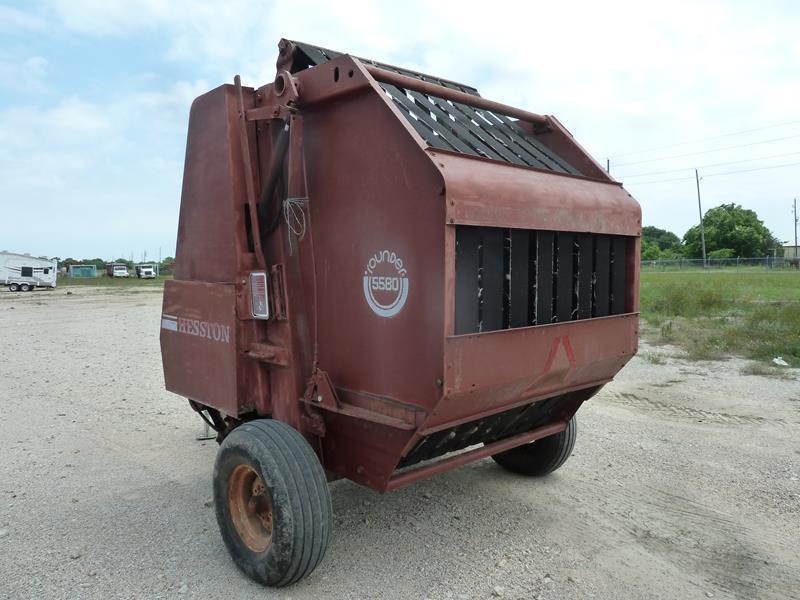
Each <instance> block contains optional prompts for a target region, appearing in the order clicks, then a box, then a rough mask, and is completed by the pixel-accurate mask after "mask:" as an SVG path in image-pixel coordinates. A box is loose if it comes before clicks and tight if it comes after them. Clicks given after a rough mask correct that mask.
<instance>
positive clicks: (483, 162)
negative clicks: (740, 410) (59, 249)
mask: <svg viewBox="0 0 800 600" xmlns="http://www.w3.org/2000/svg"><path fill="white" fill-rule="evenodd" d="M279 49H280V53H279V57H278V63H277V74H276V77H275V80H274V81H273V82H272V83H269V84H267V85H264V86H262V87H259V88H249V87H243V86H242V85H241V83H240V80H239V78H238V77H237V78H236V79H235V80H234V85H223V86H221V87H219V88H216V89H214V90H212V91H210V92H208V93H206V94H204V95H202V96H200V97H199V98H197V99H196V100H195V101H194V103H193V105H192V109H191V113H190V117H189V132H188V141H187V151H186V163H185V171H184V179H183V192H182V196H181V208H180V223H179V227H178V246H177V260H176V263H175V273H174V274H175V279H174V280H173V281H168V282H167V283H166V287H165V293H164V303H163V314H162V318H161V349H162V357H163V366H164V375H165V380H166V386H167V389H169V390H170V391H172V392H175V393H177V394H180V395H182V396H185V397H187V398H188V399H189V402H190V404H191V406H192V407H193V408H194V410H196V411H197V412H198V413H200V415H201V416H202V417H203V418H204V419H205V420H206V422H207V423H208V424H209V425H211V426H212V427H213V428H214V429H215V430H216V431H217V433H218V436H217V440H218V441H219V442H220V443H221V446H220V450H219V453H218V455H217V460H216V464H215V467H214V502H215V506H216V515H217V521H218V523H219V527H220V531H221V533H222V538H223V540H224V541H225V544H226V545H227V547H228V550H229V552H230V554H231V555H232V557H233V559H234V561H235V563H236V564H237V565H238V566H239V567H240V568H241V569H242V570H243V571H244V572H245V573H246V574H248V575H249V576H250V577H252V578H254V579H255V580H257V581H260V582H262V583H265V584H268V585H273V586H282V585H287V584H290V583H293V582H295V581H297V580H299V579H301V578H302V577H304V576H306V575H308V574H309V573H310V572H311V571H312V570H313V569H314V568H315V567H316V566H317V564H318V563H319V562H320V560H322V557H323V555H324V553H325V549H326V547H327V544H328V540H329V536H330V531H331V526H332V518H331V501H330V495H329V492H328V487H327V484H326V478H327V479H331V478H336V477H346V478H348V479H351V480H352V481H355V482H357V483H359V484H362V485H365V486H367V487H370V488H372V489H375V490H377V491H379V492H386V491H389V490H394V489H397V488H399V487H401V486H405V485H409V484H412V483H414V482H416V481H418V480H420V479H422V478H424V477H428V476H430V475H434V474H436V473H441V472H443V471H447V470H449V469H452V468H454V467H457V466H459V465H463V464H466V463H469V462H471V461H475V460H478V459H480V458H484V457H488V456H491V457H493V458H494V459H495V461H497V463H499V464H500V465H501V466H502V467H504V468H506V469H509V470H511V471H513V472H516V473H522V474H525V475H545V474H547V473H550V472H552V471H554V470H555V469H557V468H559V467H560V466H561V465H562V464H563V462H564V461H565V460H566V459H567V457H568V456H569V454H570V451H571V450H572V447H573V444H574V443H575V436H576V422H575V419H574V415H575V412H576V411H577V410H578V408H579V407H580V406H581V404H582V403H583V402H585V401H586V400H588V399H589V398H591V397H592V396H593V395H594V394H595V393H596V392H597V391H598V390H599V389H600V388H601V387H602V386H603V385H604V384H605V383H607V382H609V381H610V380H611V379H612V378H613V377H614V375H615V374H616V373H617V372H618V371H619V370H620V369H621V368H622V367H623V366H624V365H625V363H626V362H627V361H628V360H630V358H631V357H632V356H633V355H634V353H635V352H636V350H637V333H638V312H637V311H638V309H639V297H638V289H639V261H638V256H639V236H640V233H641V211H640V208H639V205H638V204H637V202H636V201H635V200H634V199H633V198H632V197H631V196H630V195H629V194H628V193H627V192H626V191H625V190H624V189H623V187H622V186H621V184H620V183H618V182H616V181H615V180H614V179H612V178H611V177H610V176H609V175H608V174H607V173H606V172H605V171H604V170H603V169H602V168H601V167H600V166H599V165H598V164H597V163H596V162H595V161H594V160H593V159H592V157H590V156H589V155H588V154H587V153H586V151H584V150H583V149H582V148H581V146H580V145H578V143H577V142H576V141H575V140H574V139H573V137H572V136H571V134H570V133H569V132H568V131H567V130H566V129H565V128H564V127H563V126H562V125H561V123H559V121H558V120H557V119H556V118H555V117H552V116H541V115H538V114H534V113H531V112H527V111H524V110H520V109H517V108H513V107H510V106H505V105H503V104H499V103H497V102H492V101H490V100H486V99H484V98H482V97H481V96H479V95H478V92H477V90H476V89H474V88H472V87H469V86H467V85H463V84H460V83H455V82H452V81H448V80H445V79H441V78H438V77H432V76H428V75H422V74H420V73H416V72H413V71H409V70H407V69H401V68H397V67H392V66H389V65H384V64H379V63H375V62H373V61H369V60H364V59H359V58H355V57H353V56H349V55H344V54H340V53H337V52H333V51H330V50H326V49H324V48H319V47H315V46H311V45H308V44H303V43H298V42H291V41H288V40H282V41H281V43H280V45H279Z"/></svg>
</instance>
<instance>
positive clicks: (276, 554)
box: [214, 419, 333, 587]
mask: <svg viewBox="0 0 800 600" xmlns="http://www.w3.org/2000/svg"><path fill="white" fill-rule="evenodd" d="M242 462H245V463H247V464H249V465H250V466H251V467H252V468H253V469H254V470H255V471H256V472H257V473H258V475H259V476H260V477H261V480H262V481H263V482H264V484H265V485H266V486H267V487H268V489H269V494H270V500H271V502H272V543H271V544H270V545H269V546H268V547H267V549H266V550H264V551H263V552H260V553H256V552H254V551H253V550H251V549H250V548H248V547H247V546H246V545H245V544H244V542H242V540H241V538H240V537H239V534H238V533H237V532H236V527H235V526H234V524H233V521H232V520H231V515H230V508H229V506H228V477H229V476H230V474H231V471H232V470H233V468H234V467H235V466H236V465H238V464H241V463H242ZM214 506H215V507H216V513H217V523H218V524H219V529H220V533H221V534H222V539H223V541H224V542H225V545H226V546H227V548H228V552H229V553H230V555H231V557H232V558H233V561H234V562H235V563H236V566H238V567H239V568H240V569H241V570H242V571H243V572H244V573H245V574H246V575H247V576H249V577H250V578H252V579H254V580H255V581H258V582H259V583H262V584H264V585H268V586H273V587H282V586H285V585H291V584H293V583H295V582H297V581H299V580H300V579H302V578H303V577H306V576H307V575H309V574H310V573H311V572H312V571H313V570H314V569H315V568H316V567H317V565H319V563H320V561H322V558H323V556H324V555H325V550H326V549H327V547H328V540H329V538H330V530H331V523H332V513H333V510H332V508H331V496H330V491H329V490H328V482H327V480H326V478H325V471H324V470H323V468H322V465H321V464H320V462H319V460H318V459H317V456H316V454H314V451H313V450H312V449H311V446H310V445H309V444H308V442H307V441H306V440H305V438H304V437H303V436H302V435H300V434H299V433H298V432H297V431H295V430H294V429H292V428H291V427H290V426H289V425H287V424H285V423H283V422H281V421H273V420H271V419H258V420H255V421H249V422H247V423H245V424H243V425H240V426H239V427H237V428H236V429H234V430H233V431H232V432H231V433H230V434H229V435H228V436H227V437H226V438H225V439H224V440H223V442H222V444H221V446H220V449H219V452H218V453H217V459H216V462H215V464H214Z"/></svg>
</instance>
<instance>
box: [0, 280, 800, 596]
mask: <svg viewBox="0 0 800 600" xmlns="http://www.w3.org/2000/svg"><path fill="white" fill-rule="evenodd" d="M131 291H132V292H133V293H122V292H117V291H115V292H114V293H107V291H106V290H93V289H91V288H88V287H81V288H80V289H77V290H75V291H74V293H73V294H72V295H69V296H67V295H66V293H65V290H63V289H58V290H55V291H54V292H36V293H35V294H28V295H20V294H16V295H12V294H3V295H2V296H3V298H2V300H3V304H2V306H0V315H1V316H0V319H2V324H3V336H4V337H3V343H2V345H0V365H2V367H0V368H2V373H3V381H4V392H3V411H4V416H3V420H2V422H1V424H0V440H2V442H0V443H2V457H3V460H2V461H0V574H2V581H3V586H4V587H3V590H2V593H3V594H6V595H7V596H6V597H8V598H61V597H76V598H78V597H79V598H114V597H176V596H181V597H192V596H195V597H207V598H217V597H235V598H274V597H278V598H286V597H288V596H291V597H292V598H295V599H302V598H321V597H325V598H403V599H406V598H431V599H439V598H443V599H444V598H449V599H457V598H489V597H491V596H492V593H493V590H494V589H495V588H498V589H500V588H502V592H501V593H502V595H503V597H505V598H526V599H527V598H537V597H540V598H543V599H546V600H547V599H553V598H590V597H593V598H608V599H612V598H613V599H620V598H637V599H638V598H641V599H645V598H646V599H651V598H681V599H684V598H699V599H703V598H708V597H714V598H798V597H800V595H799V594H800V558H798V553H797V545H796V544H797V539H798V536H800V483H799V482H798V478H799V477H800V450H799V449H798V447H797V439H798V435H799V434H800V396H798V392H797V389H798V382H797V379H796V377H797V372H796V371H787V373H789V375H790V376H791V377H792V379H776V378H771V377H763V376H760V375H758V374H742V369H744V368H745V367H746V366H747V364H749V363H748V361H744V360H739V359H730V360H727V361H724V362H703V363H690V362H686V361H685V360H683V359H680V358H678V357H677V356H678V355H680V352H679V351H678V350H677V349H676V348H672V347H670V346H660V347H658V348H651V347H648V346H647V345H646V344H643V346H642V350H643V355H642V357H637V358H635V359H634V360H633V361H632V362H631V363H630V364H629V365H628V366H627V367H626V368H625V369H624V370H623V371H622V373H621V374H620V375H619V377H618V379H617V380H616V381H615V382H613V383H612V384H610V385H608V386H606V387H605V388H604V389H603V390H602V391H601V392H600V393H599V394H598V396H597V397H595V398H594V399H592V400H591V401H589V402H588V403H587V404H586V405H585V406H584V407H583V408H582V409H581V411H580V413H579V415H578V419H579V434H578V442H577V446H576V450H575V453H574V455H573V456H572V457H571V458H570V460H569V461H568V462H567V464H566V465H565V466H564V467H563V468H562V469H561V470H559V471H558V472H557V473H555V474H554V475H552V476H550V477H548V478H544V479H536V480H531V479H525V478H520V477H516V476H512V475H510V474H508V473H506V472H504V471H502V470H501V469H499V468H497V466H496V465H495V464H494V463H493V462H492V461H491V460H484V461H480V462H477V463H475V464H472V465H468V466H466V467H463V468H461V469H458V470H456V471H453V472H450V473H446V474H444V475H442V476H438V477H435V478H432V479H429V480H426V481H422V482H419V483H418V484H416V485H414V486H411V487H408V488H405V489H402V490H399V491H397V492H394V493H390V494H386V495H383V496H380V495H378V494H375V493H374V492H371V491H370V490H366V489H364V488H361V487H359V486H357V485H354V484H352V483H349V482H347V481H339V482H336V483H334V484H332V494H333V504H334V513H335V527H334V532H333V538H332V543H331V547H330V548H329V550H328V554H327V556H326V558H325V559H324V561H323V563H322V565H321V566H320V568H319V569H317V570H316V571H315V572H314V573H313V574H312V576H311V577H309V578H308V579H307V580H305V581H303V582H301V583H300V584H299V585H297V586H295V587H293V588H291V589H288V590H282V591H280V592H277V593H276V592H273V591H270V590H265V589H263V588H261V587H259V586H257V585H255V584H253V583H251V582H250V581H248V580H247V579H246V578H245V577H244V576H242V575H241V574H240V573H239V572H238V570H237V569H236V567H235V566H234V565H233V564H232V562H231V561H230V559H229V557H228V555H227V553H226V551H225V549H224V547H223V544H222V541H221V540H220V537H219V534H218V532H217V527H216V522H215V519H214V511H213V507H212V506H211V505H210V504H208V500H209V498H210V496H211V469H212V465H213V460H214V456H215V452H216V444H214V443H213V442H210V441H203V440H198V439H196V438H197V437H198V436H201V435H202V433H203V428H202V423H201V422H200V420H199V419H198V418H197V416H196V415H195V414H194V413H193V412H192V411H191V410H190V408H189V407H188V405H187V403H186V401H185V400H184V399H182V398H178V397H176V396H174V395H172V394H169V393H167V392H165V391H164V388H163V378H162V373H161V365H160V355H159V349H158V332H159V314H160V306H161V296H160V294H158V293H154V291H153V290H152V289H150V288H144V289H138V288H134V289H133V290H131ZM12 296H13V297H12ZM32 300H33V301H32ZM648 352H657V353H658V354H659V359H658V360H657V361H650V360H648V359H647V358H646V353H648Z"/></svg>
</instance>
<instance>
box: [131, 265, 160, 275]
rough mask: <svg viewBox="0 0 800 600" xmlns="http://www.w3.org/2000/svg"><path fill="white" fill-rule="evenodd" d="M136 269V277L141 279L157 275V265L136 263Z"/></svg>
mask: <svg viewBox="0 0 800 600" xmlns="http://www.w3.org/2000/svg"><path fill="white" fill-rule="evenodd" d="M134 270H135V271H136V277H138V278H139V279H155V277H156V267H155V265H151V264H146V265H136V266H135V267H134Z"/></svg>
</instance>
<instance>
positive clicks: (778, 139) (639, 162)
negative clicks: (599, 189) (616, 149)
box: [617, 135, 800, 167]
mask: <svg viewBox="0 0 800 600" xmlns="http://www.w3.org/2000/svg"><path fill="white" fill-rule="evenodd" d="M795 138H800V135H789V136H786V137H780V138H773V139H771V140H761V141H758V142H749V143H747V144H736V145H735V146H725V147H723V148H714V149H713V150H702V151H700V152H687V153H686V154H673V155H672V156H660V157H658V158H648V159H647V160H637V161H635V162H629V163H623V164H621V165H617V167H627V166H630V165H641V164H644V163H651V162H656V161H659V160H668V159H670V158H683V157H685V156H698V155H700V154H711V153H712V152H722V151H723V150H732V149H734V148H745V147H747V146H758V145H759V144H771V143H772V142H782V141H783V140H793V139H795Z"/></svg>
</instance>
